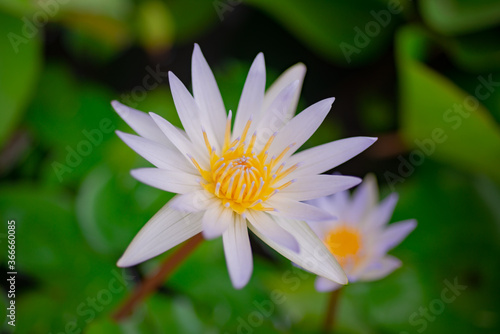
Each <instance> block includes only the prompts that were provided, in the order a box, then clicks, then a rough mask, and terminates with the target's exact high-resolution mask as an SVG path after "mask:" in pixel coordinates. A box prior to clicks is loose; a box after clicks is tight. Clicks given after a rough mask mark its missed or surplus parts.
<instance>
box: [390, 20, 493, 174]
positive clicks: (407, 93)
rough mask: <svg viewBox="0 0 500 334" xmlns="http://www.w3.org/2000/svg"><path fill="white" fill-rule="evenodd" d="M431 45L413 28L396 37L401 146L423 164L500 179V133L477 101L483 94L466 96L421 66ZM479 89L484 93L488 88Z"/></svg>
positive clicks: (404, 30) (423, 65) (424, 35)
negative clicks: (429, 161)
mask: <svg viewBox="0 0 500 334" xmlns="http://www.w3.org/2000/svg"><path fill="white" fill-rule="evenodd" d="M430 44H431V40H430V39H429V38H428V37H427V35H426V34H425V33H424V32H423V31H422V30H421V29H419V28H416V27H409V28H405V29H403V30H401V31H400V32H399V34H398V36H397V60H398V71H399V78H400V87H401V88H400V90H401V113H402V114H401V123H402V135H403V137H404V139H405V141H406V142H407V143H408V144H409V145H410V146H412V147H414V148H415V150H414V151H413V152H417V150H418V151H419V152H421V153H419V154H420V155H421V156H423V158H424V159H425V158H427V157H429V156H430V157H432V158H434V159H439V160H442V161H445V162H446V163H449V164H453V165H455V166H458V167H459V168H465V169H468V170H471V171H475V172H483V173H487V174H488V175H491V176H492V177H494V178H496V179H497V180H498V179H500V170H499V169H498V168H497V167H496V166H498V165H499V164H500V128H499V126H498V124H497V123H496V122H495V120H494V119H493V117H492V116H491V114H490V113H489V112H488V110H487V109H486V108H485V107H484V106H483V105H482V104H481V103H479V102H478V99H479V101H481V97H483V95H481V96H480V95H478V96H477V97H474V96H471V95H468V94H467V93H466V92H464V91H463V90H461V89H460V88H458V87H457V86H456V85H455V84H454V83H453V82H451V81H450V80H449V79H447V78H446V77H444V76H442V75H441V74H439V73H438V72H436V71H434V70H433V69H431V68H430V67H428V66H427V65H425V64H424V63H423V62H422V61H423V60H424V59H425V58H426V55H427V53H428V49H429V47H430ZM482 80H488V77H483V79H482ZM482 80H479V79H478V81H477V82H476V86H477V87H479V86H481V85H482V84H483V81H482ZM493 80H494V81H495V80H496V81H498V79H497V78H493ZM482 89H483V90H481V92H483V93H482V94H484V90H485V89H486V91H487V89H488V88H487V87H483V88H482ZM490 89H491V87H490ZM471 103H474V105H472V106H471ZM457 110H463V111H457ZM415 154H417V153H415Z"/></svg>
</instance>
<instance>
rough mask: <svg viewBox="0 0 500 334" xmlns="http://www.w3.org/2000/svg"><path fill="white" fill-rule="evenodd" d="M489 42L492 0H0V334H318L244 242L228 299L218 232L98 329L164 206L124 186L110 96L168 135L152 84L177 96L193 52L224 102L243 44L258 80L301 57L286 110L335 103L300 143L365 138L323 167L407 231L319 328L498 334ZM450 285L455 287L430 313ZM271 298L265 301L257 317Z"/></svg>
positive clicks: (493, 65) (499, 85) (494, 88)
mask: <svg viewBox="0 0 500 334" xmlns="http://www.w3.org/2000/svg"><path fill="white" fill-rule="evenodd" d="M499 36H500V2H499V1H496V0H439V1H433V0H426V1H424V0H422V1H409V0H401V1H397V0H394V1H385V0H359V1H350V2H349V1H340V0H339V1H334V0H331V1H328V0H311V1H301V0H272V1H269V0H247V1H235V0H232V1H229V0H228V1H225V0H215V1H212V0H210V1H200V0H197V1H195V0H169V1H167V0H165V1H161V0H142V1H139V0H137V1H133V0H108V1H98V0H86V1H85V0H38V1H34V0H33V1H28V0H1V1H0V37H1V38H0V103H1V107H0V108H1V111H0V152H1V153H0V178H1V181H0V182H1V186H0V213H1V220H2V224H4V228H3V229H2V230H1V231H0V245H1V247H0V249H1V251H2V252H4V254H7V227H6V225H7V221H8V220H11V219H15V220H16V226H17V271H18V276H17V282H16V283H17V286H16V290H17V291H16V306H17V322H16V327H15V331H14V330H13V328H12V327H11V326H9V325H8V324H7V321H5V322H4V323H3V327H2V330H3V332H6V333H11V332H16V333H53V334H60V333H68V334H69V333H92V334H97V333H274V332H282V333H320V330H321V323H322V321H323V318H324V310H325V307H326V302H327V295H326V294H320V293H317V292H315V291H314V287H313V282H314V277H313V276H312V275H310V274H307V273H304V272H302V271H299V270H298V269H295V268H293V267H292V266H291V265H290V263H289V262H288V261H287V260H286V259H284V258H282V257H280V256H279V255H278V254H276V253H275V252H274V251H273V250H271V249H270V248H268V247H267V246H266V245H264V244H262V243H261V242H260V241H259V240H258V239H256V238H252V247H253V250H254V261H255V270H254V273H253V276H252V279H251V281H250V283H249V284H248V286H246V287H245V288H244V289H243V290H239V291H238V290H234V289H233V288H232V286H231V284H230V281H229V278H228V274H227V270H226V268H225V261H224V256H223V251H222V242H221V240H220V239H218V240H214V241H210V242H205V243H204V244H203V245H202V246H201V247H200V248H199V249H197V250H196V251H195V253H194V254H193V255H192V256H191V257H190V258H189V259H188V260H187V261H186V262H185V263H183V265H182V266H181V267H180V269H179V270H178V271H177V272H176V273H175V274H174V276H173V277H172V278H171V279H170V280H169V281H168V282H166V283H165V284H164V286H163V287H162V288H161V289H160V291H159V292H158V293H156V294H155V295H154V296H153V297H152V298H149V299H148V300H147V301H146V302H145V303H144V304H142V305H141V306H140V307H139V308H138V309H137V310H136V312H135V314H134V315H133V317H131V318H130V319H129V320H127V321H126V322H123V323H120V324H115V323H113V322H112V321H111V320H110V314H111V313H112V311H113V310H115V309H116V307H117V306H118V305H119V304H120V302H121V301H122V300H123V299H124V298H125V297H126V296H127V295H128V293H129V291H130V290H131V289H132V287H133V286H134V284H135V283H136V282H138V281H139V280H140V279H141V278H142V277H144V276H145V275H147V273H148V272H150V271H151V270H153V269H154V268H155V267H156V266H157V265H158V263H159V262H160V261H161V260H162V259H163V258H164V257H165V255H168V253H167V254H164V255H162V256H160V257H158V258H156V259H153V260H150V261H148V262H146V263H143V264H141V265H139V266H137V267H134V268H130V269H128V270H121V269H119V268H117V267H116V266H115V262H116V260H117V259H118V257H119V256H120V255H121V254H122V252H123V251H124V250H125V248H126V246H127V245H128V243H129V242H130V240H131V239H132V237H133V236H134V235H135V234H136V232H137V231H138V230H139V229H140V227H142V226H143V225H144V223H145V222H146V221H147V220H148V219H149V218H150V217H151V216H152V215H153V214H154V213H155V212H156V211H157V210H158V209H159V208H160V207H161V206H162V205H163V204H164V203H165V202H166V201H168V200H169V199H170V198H171V196H172V195H171V194H167V193H164V192H162V191H159V190H157V189H153V188H151V187H149V186H146V185H143V184H140V183H138V182H136V181H135V180H134V179H132V178H131V176H130V175H129V170H130V169H132V168H135V167H139V166H147V165H148V164H147V162H145V161H144V160H143V159H142V158H140V157H139V156H138V155H137V154H135V153H134V152H133V151H132V150H131V149H129V148H128V147H126V145H125V144H124V143H123V142H121V141H120V140H119V139H118V137H117V136H116V135H115V134H114V131H113V130H115V129H120V130H123V131H126V132H131V130H130V129H129V128H128V126H127V125H126V124H125V123H124V122H123V121H122V120H120V119H119V118H118V117H117V115H116V114H115V113H114V111H113V110H112V109H111V106H110V101H111V100H113V99H118V100H120V101H122V102H123V103H125V104H128V105H129V106H131V107H135V108H137V109H140V110H143V111H154V112H156V113H158V114H160V115H162V116H164V117H166V118H167V119H169V120H170V121H172V122H174V123H175V124H179V121H178V118H177V116H176V112H175V109H174V106H173V102H172V98H171V95H170V92H169V88H168V82H167V80H166V78H165V74H164V73H165V72H166V71H169V70H171V71H173V72H175V74H176V75H178V76H179V77H180V78H181V80H182V81H183V82H184V83H186V84H187V85H189V84H190V61H191V52H192V49H193V43H195V42H197V43H199V44H200V46H201V48H202V50H203V52H204V54H205V56H206V58H207V60H208V62H209V64H210V65H211V67H212V69H213V70H214V72H215V76H216V78H217V80H218V83H219V86H220V89H221V91H222V95H223V98H224V102H225V106H226V108H227V109H232V110H235V109H236V107H237V102H238V98H239V94H240V93H241V89H242V87H243V83H244V80H245V77H246V73H247V71H248V68H249V66H250V63H251V61H252V59H253V57H255V55H256V54H257V53H258V52H261V51H262V52H264V54H265V57H266V66H267V75H268V83H270V82H272V80H273V79H274V78H276V77H277V75H279V73H281V72H282V71H283V70H285V69H286V68H288V67H289V66H291V65H293V64H295V63H297V62H303V63H305V64H306V66H307V68H308V73H307V75H306V79H305V82H304V88H303V94H302V96H301V101H300V106H299V109H300V107H305V106H307V105H309V104H312V103H314V102H316V101H318V100H320V99H323V98H326V97H330V96H335V97H336V98H337V99H336V102H335V104H334V106H333V109H332V112H331V113H330V115H329V117H328V119H327V121H326V122H325V123H324V124H323V125H322V126H321V127H320V129H319V131H318V132H317V133H316V134H315V135H314V136H313V137H312V138H311V139H310V141H309V142H308V143H307V145H306V146H313V145H317V144H321V143H325V142H328V141H331V140H335V139H338V138H343V137H347V136H357V135H367V136H378V137H379V141H378V142H377V143H376V144H375V145H374V146H373V147H371V148H370V149H369V150H367V151H366V152H364V153H363V154H361V155H360V156H358V157H356V158H354V159H352V161H349V162H347V163H345V164H344V165H342V166H340V168H338V169H337V171H339V172H341V173H344V174H348V175H357V176H361V177H362V176H364V175H365V174H367V173H369V172H374V173H375V174H376V175H377V177H378V180H379V183H380V186H381V189H382V190H381V191H382V195H383V196H385V195H387V194H388V193H389V192H390V191H397V192H398V193H399V194H400V201H399V204H398V206H397V208H396V211H395V214H394V217H393V219H392V221H398V220H403V219H407V218H416V219H417V220H418V227H417V229H416V230H415V231H414V232H413V233H412V234H410V236H409V237H408V238H407V239H406V240H405V241H404V242H403V243H402V244H401V245H400V246H398V247H397V248H396V249H395V250H394V251H393V252H392V253H393V254H394V255H396V256H398V257H399V258H400V259H402V261H403V263H404V265H403V267H402V268H401V269H399V270H397V271H396V272H394V273H393V274H391V275H390V276H388V277H387V278H385V279H383V280H381V281H377V282H372V283H357V284H353V285H350V286H348V287H347V288H345V289H344V291H343V292H342V295H341V299H340V305H339V307H340V309H339V313H338V323H337V326H336V332H337V333H398V334H404V333H406V334H407V333H498V332H500V313H499V310H500V304H499V302H498V298H499V296H500V288H499V284H498V282H499V281H500V268H499V267H500V261H499V253H500V252H499V251H500V249H499V238H500V128H499V122H500V37H499ZM151 72H153V73H154V72H156V73H163V74H158V75H157V76H156V77H155V80H151V79H147V80H146V81H145V78H146V77H147V76H148V75H149V73H151ZM1 259H2V260H1V269H2V271H4V272H6V271H7V263H6V255H5V256H4V255H2V256H1ZM453 282H458V284H460V285H463V286H466V289H465V290H460V291H458V293H457V296H456V299H455V300H454V301H453V302H449V303H448V302H443V299H442V296H441V294H442V292H443V290H444V289H445V288H446V287H447V286H448V283H452V284H453ZM6 287H7V286H6V284H5V280H4V281H3V283H2V287H1V289H2V290H3V291H2V294H1V296H2V298H1V300H2V304H3V306H2V309H3V310H4V312H5V310H6V305H7V304H6V303H7V302H8V300H7V297H6ZM273 291H274V292H276V291H278V292H280V293H282V294H283V296H284V297H283V298H282V299H280V302H279V303H274V304H273V306H272V307H270V306H269V300H270V298H271V295H272V293H273ZM263 307H264V308H263ZM266 307H267V308H266ZM263 310H264V311H263ZM2 314H4V313H2Z"/></svg>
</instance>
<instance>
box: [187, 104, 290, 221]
mask: <svg viewBox="0 0 500 334" xmlns="http://www.w3.org/2000/svg"><path fill="white" fill-rule="evenodd" d="M251 123H252V120H251V119H250V120H249V121H248V122H247V124H246V126H245V128H244V130H243V133H242V135H241V137H238V138H237V139H236V140H234V141H232V142H231V139H230V138H231V113H230V114H229V117H228V119H227V123H226V133H225V138H224V145H223V147H222V152H221V153H220V155H219V154H218V153H217V152H216V150H215V148H213V147H212V146H211V145H210V142H209V140H208V137H207V134H206V132H205V131H203V137H204V139H205V145H206V147H207V150H208V153H209V154H210V168H209V170H208V171H207V170H204V169H202V168H201V167H200V165H199V164H198V163H197V162H196V160H195V159H194V158H191V160H192V161H193V163H194V165H195V166H196V168H197V169H198V171H199V172H200V174H201V176H202V177H203V179H202V180H200V184H201V185H202V186H203V188H205V190H207V191H208V192H210V193H211V194H214V195H215V196H216V197H218V198H220V199H221V200H222V203H223V205H224V206H225V207H227V208H229V207H231V208H232V209H233V210H234V211H235V212H237V213H239V214H242V213H244V212H245V210H246V209H249V208H251V209H254V210H260V211H273V210H274V208H272V207H268V206H265V201H266V200H268V199H269V198H270V197H271V196H273V195H274V194H276V193H277V192H278V191H280V190H281V189H283V188H286V187H288V186H289V185H290V184H292V183H293V182H294V180H292V181H288V182H286V183H284V184H281V185H279V184H280V181H282V180H283V178H284V177H286V176H287V175H289V174H290V173H291V172H293V171H294V170H295V169H297V167H298V165H297V164H296V165H293V166H291V167H289V168H288V169H285V168H284V167H285V164H284V163H282V164H280V161H281V160H282V159H283V157H284V156H285V154H286V153H287V152H288V151H289V150H290V148H291V147H292V146H293V145H294V144H292V145H290V146H288V147H287V148H285V149H284V150H283V152H281V153H280V154H279V155H278V156H277V157H276V156H273V157H268V149H269V147H270V146H271V144H272V142H273V140H274V138H275V137H276V134H273V135H272V136H271V137H270V138H269V140H268V141H267V143H266V144H265V146H264V147H263V148H262V150H260V152H255V141H256V139H257V134H256V133H254V134H253V135H252V136H251V138H250V142H249V143H247V142H246V141H245V140H246V137H247V134H248V130H249V129H250V125H251ZM278 185H279V186H278Z"/></svg>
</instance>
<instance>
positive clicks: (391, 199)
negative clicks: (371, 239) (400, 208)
mask: <svg viewBox="0 0 500 334" xmlns="http://www.w3.org/2000/svg"><path fill="white" fill-rule="evenodd" d="M397 202H398V194H397V193H392V194H390V195H389V196H387V197H386V198H385V199H384V200H383V201H382V202H380V204H379V205H377V206H376V207H375V208H373V209H372V210H371V212H370V213H369V216H368V217H367V219H366V222H365V225H366V228H368V229H370V230H374V231H376V230H379V229H380V228H381V227H382V226H383V225H385V224H387V223H388V222H389V220H390V219H391V216H392V213H393V212H394V208H395V207H396V203H397Z"/></svg>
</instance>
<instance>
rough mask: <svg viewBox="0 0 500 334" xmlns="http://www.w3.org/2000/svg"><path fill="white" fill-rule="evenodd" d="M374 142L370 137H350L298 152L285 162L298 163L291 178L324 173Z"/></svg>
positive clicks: (374, 139) (290, 164)
mask: <svg viewBox="0 0 500 334" xmlns="http://www.w3.org/2000/svg"><path fill="white" fill-rule="evenodd" d="M376 140H377V139H376V138H370V137H352V138H346V139H340V140H336V141H334V142H331V143H327V144H323V145H320V146H316V147H313V148H310V149H308V150H305V151H302V152H299V153H297V154H295V155H293V156H291V157H290V158H289V159H288V161H287V165H288V166H293V165H295V164H297V163H300V167H299V168H297V170H295V171H294V172H292V173H291V174H290V176H291V177H292V178H293V177H299V176H302V175H312V174H319V173H324V172H326V171H328V170H330V169H332V168H334V167H337V166H338V165H340V164H342V163H344V162H346V161H347V160H349V159H351V158H352V157H354V156H356V155H358V154H359V153H361V152H363V151H364V150H366V149H367V148H368V147H370V145H372V144H373V143H374V142H375V141H376Z"/></svg>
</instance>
